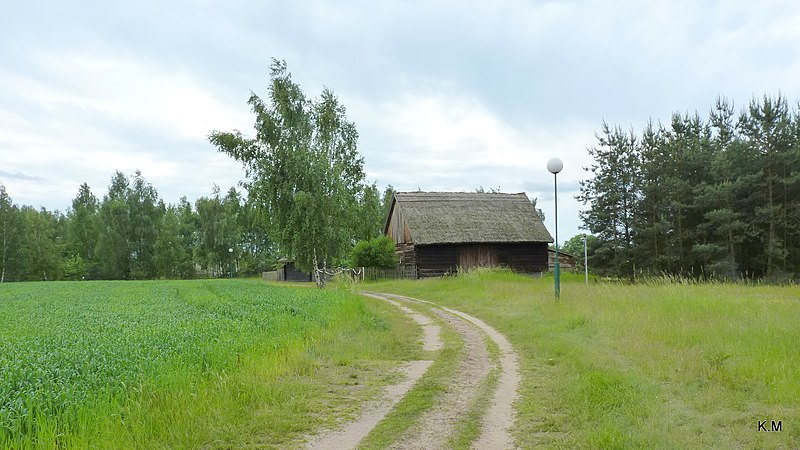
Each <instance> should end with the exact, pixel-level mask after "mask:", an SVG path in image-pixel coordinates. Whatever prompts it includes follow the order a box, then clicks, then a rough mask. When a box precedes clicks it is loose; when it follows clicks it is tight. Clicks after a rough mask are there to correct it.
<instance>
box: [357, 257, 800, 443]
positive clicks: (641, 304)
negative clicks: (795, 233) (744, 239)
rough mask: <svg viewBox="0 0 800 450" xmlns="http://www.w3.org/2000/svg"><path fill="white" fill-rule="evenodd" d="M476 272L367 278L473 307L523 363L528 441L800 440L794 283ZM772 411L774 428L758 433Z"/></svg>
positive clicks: (799, 326) (522, 423)
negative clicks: (608, 280)
mask: <svg viewBox="0 0 800 450" xmlns="http://www.w3.org/2000/svg"><path fill="white" fill-rule="evenodd" d="M552 283H553V280H552V278H544V279H531V278H526V277H522V276H517V275H513V274H510V273H487V272H475V273H472V274H468V275H466V276H461V277H452V278H444V279H436V280H433V279H431V280H422V281H395V282H383V283H376V284H372V285H370V286H369V289H370V290H373V291H388V292H396V293H401V294H405V295H409V296H412V297H417V298H424V299H428V300H432V301H435V302H436V303H438V304H441V305H446V306H449V307H452V308H456V309H459V310H461V311H464V312H466V313H468V314H472V315H474V316H477V317H480V318H482V319H484V320H486V321H487V322H488V323H490V324H491V325H492V326H494V327H495V328H497V329H498V330H499V331H500V332H502V333H504V334H505V335H506V336H507V337H508V338H509V340H510V341H511V342H512V344H513V345H514V346H515V348H516V349H517V352H518V353H519V354H520V359H521V361H520V362H521V367H522V370H523V383H522V385H521V399H520V400H519V402H518V404H517V407H516V409H517V413H518V416H517V423H516V425H515V430H514V431H515V437H516V438H517V442H518V443H519V444H520V446H522V447H524V448H532V447H545V448H553V447H555V448H676V449H682V448H800V346H799V345H800V288H798V287H795V286H791V287H771V286H757V287H756V286H747V285H724V284H707V285H696V284H665V283H658V284H650V285H623V284H592V285H590V286H588V287H586V286H584V285H583V279H582V277H568V278H567V280H565V282H564V283H563V286H562V297H561V300H559V301H555V300H554V296H553V284H552ZM759 421H767V422H766V428H767V429H769V430H771V429H772V421H775V422H776V425H777V422H778V421H780V424H781V431H775V432H772V431H769V432H765V431H759V428H758V425H759Z"/></svg>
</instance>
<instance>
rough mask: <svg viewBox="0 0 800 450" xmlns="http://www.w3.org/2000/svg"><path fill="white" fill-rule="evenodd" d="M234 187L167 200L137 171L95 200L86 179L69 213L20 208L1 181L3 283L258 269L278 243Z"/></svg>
mask: <svg viewBox="0 0 800 450" xmlns="http://www.w3.org/2000/svg"><path fill="white" fill-rule="evenodd" d="M261 223H262V221H261V219H260V218H259V217H258V215H257V214H256V209H255V208H254V207H253V205H252V204H251V203H250V202H248V201H247V200H246V199H244V198H242V196H241V195H240V194H239V193H238V192H237V191H236V189H234V188H231V189H230V190H229V191H228V192H227V193H226V194H225V195H221V193H220V191H219V189H218V188H216V187H215V188H214V191H213V195H212V196H210V197H201V198H199V199H198V200H197V201H196V202H195V203H194V204H191V203H189V201H188V200H187V199H186V198H185V197H184V198H182V199H181V200H180V201H179V202H178V204H176V205H172V204H170V205H167V204H165V203H164V201H163V200H162V199H160V198H159V195H158V192H157V191H156V189H155V188H154V187H153V186H152V185H151V184H150V183H148V182H147V181H146V180H145V178H144V177H143V176H142V174H141V172H139V171H137V172H136V173H135V174H134V175H133V176H131V177H126V176H125V175H124V174H123V173H121V172H116V173H115V174H114V175H113V177H112V178H111V183H110V184H109V186H108V191H107V193H106V194H105V195H104V196H103V197H102V199H98V197H97V196H96V195H95V194H94V193H93V192H92V191H91V189H90V187H89V186H88V185H87V184H86V183H84V184H82V185H81V186H80V188H79V189H78V193H77V195H76V196H75V198H74V199H73V200H72V206H71V207H70V208H68V209H67V212H66V213H62V212H60V211H48V210H47V209H45V208H41V209H36V208H33V207H31V206H27V205H23V206H19V205H16V204H14V202H13V200H12V199H11V198H10V197H9V195H8V194H7V192H6V190H5V187H3V186H2V184H0V281H34V280H80V279H107V280H129V279H154V278H195V277H220V276H229V275H231V274H233V273H236V274H253V273H257V272H260V271H262V270H265V269H266V268H267V267H271V266H273V265H274V261H275V253H274V245H273V243H272V242H271V241H270V239H269V236H268V234H266V233H263V232H262V230H263V226H262V225H261Z"/></svg>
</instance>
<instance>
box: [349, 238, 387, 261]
mask: <svg viewBox="0 0 800 450" xmlns="http://www.w3.org/2000/svg"><path fill="white" fill-rule="evenodd" d="M394 251H395V248H394V241H392V238H390V237H388V236H381V237H377V238H373V239H369V240H365V241H358V242H357V243H356V245H355V246H354V247H353V250H352V251H351V253H350V264H351V265H352V266H353V267H378V268H381V269H391V268H394V267H396V266H397V256H396V255H395V253H394Z"/></svg>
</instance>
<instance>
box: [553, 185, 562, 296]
mask: <svg viewBox="0 0 800 450" xmlns="http://www.w3.org/2000/svg"><path fill="white" fill-rule="evenodd" d="M553 186H554V191H555V194H556V198H555V204H556V263H555V267H554V268H553V272H554V275H555V279H556V281H555V282H556V300H558V299H559V298H561V263H560V261H559V258H558V174H557V173H554V174H553Z"/></svg>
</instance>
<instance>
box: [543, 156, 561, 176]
mask: <svg viewBox="0 0 800 450" xmlns="http://www.w3.org/2000/svg"><path fill="white" fill-rule="evenodd" d="M563 168H564V163H563V162H561V160H560V159H558V158H552V159H551V160H550V161H547V170H548V171H550V173H558V172H561V169H563Z"/></svg>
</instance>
